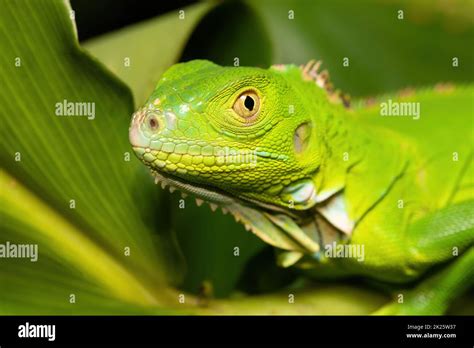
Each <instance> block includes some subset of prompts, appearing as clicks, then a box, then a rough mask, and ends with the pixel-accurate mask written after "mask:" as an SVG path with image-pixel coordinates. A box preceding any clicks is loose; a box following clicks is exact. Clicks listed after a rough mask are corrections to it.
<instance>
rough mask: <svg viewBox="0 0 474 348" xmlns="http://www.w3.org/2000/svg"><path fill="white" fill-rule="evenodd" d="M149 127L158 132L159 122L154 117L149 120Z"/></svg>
mask: <svg viewBox="0 0 474 348" xmlns="http://www.w3.org/2000/svg"><path fill="white" fill-rule="evenodd" d="M148 125H149V126H150V129H152V130H157V128H158V121H157V120H156V119H155V118H153V117H152V118H150V119H149V120H148Z"/></svg>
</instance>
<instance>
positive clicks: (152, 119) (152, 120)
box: [150, 118, 156, 128]
mask: <svg viewBox="0 0 474 348" xmlns="http://www.w3.org/2000/svg"><path fill="white" fill-rule="evenodd" d="M150 127H151V128H155V127H156V120H155V119H154V118H150Z"/></svg>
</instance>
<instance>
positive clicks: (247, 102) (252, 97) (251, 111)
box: [232, 91, 260, 118]
mask: <svg viewBox="0 0 474 348" xmlns="http://www.w3.org/2000/svg"><path fill="white" fill-rule="evenodd" d="M232 109H234V111H235V112H236V113H237V115H239V116H241V117H243V118H252V117H253V116H255V115H257V114H258V112H259V110H260V97H259V96H258V95H257V93H255V92H254V91H247V92H244V93H242V94H241V95H239V97H238V98H237V100H236V101H235V103H234V106H233V107H232Z"/></svg>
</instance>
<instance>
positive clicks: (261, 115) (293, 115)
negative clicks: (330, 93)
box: [130, 60, 327, 210]
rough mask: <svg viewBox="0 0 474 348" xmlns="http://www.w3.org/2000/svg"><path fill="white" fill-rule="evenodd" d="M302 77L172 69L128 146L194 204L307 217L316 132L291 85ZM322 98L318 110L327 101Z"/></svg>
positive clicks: (201, 67) (194, 65) (206, 66)
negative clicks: (246, 205) (243, 205)
mask: <svg viewBox="0 0 474 348" xmlns="http://www.w3.org/2000/svg"><path fill="white" fill-rule="evenodd" d="M301 74H302V70H301V69H300V68H299V67H296V66H280V67H273V68H270V69H268V70H264V69H260V68H249V67H221V66H218V65H216V64H213V63H211V62H208V61H203V60H196V61H191V62H188V63H182V64H177V65H175V66H173V67H172V68H170V69H169V70H168V71H167V72H166V73H165V74H164V75H163V77H162V78H161V80H160V81H159V82H158V85H157V86H156V89H155V91H154V92H153V94H152V95H151V97H150V98H149V99H148V101H147V102H146V104H145V105H144V106H143V107H142V108H140V109H139V110H138V111H137V112H136V113H135V114H134V116H133V120H132V123H131V126H130V142H131V144H132V146H133V149H134V151H135V153H136V154H137V156H138V157H139V158H140V160H142V161H143V163H145V164H146V165H147V166H148V167H149V168H150V169H151V170H152V171H153V173H154V174H155V175H157V176H158V177H159V178H160V179H163V180H165V181H166V182H167V183H168V184H170V185H172V186H178V187H179V188H180V189H181V190H183V191H191V192H192V193H193V194H195V195H196V196H198V197H199V198H203V199H206V200H208V201H209V200H210V201H215V202H216V203H219V202H221V200H226V199H229V198H238V199H241V200H243V201H247V202H252V203H253V204H258V205H263V206H265V207H267V208H269V209H280V210H281V209H290V210H304V209H307V208H309V207H311V206H313V205H314V203H315V200H316V197H315V189H314V185H313V182H312V179H311V178H312V174H313V173H314V172H315V171H316V169H317V168H318V166H319V163H320V158H319V157H320V156H319V146H318V141H316V139H315V138H316V137H317V131H316V130H317V127H318V125H317V124H314V123H313V120H312V117H311V115H312V111H310V110H309V109H308V105H307V103H305V102H304V99H305V98H304V97H303V96H301V95H300V94H302V93H303V90H301V89H298V87H297V86H295V84H294V83H292V80H296V81H298V83H300V84H301V83H302V82H305V83H308V82H307V81H303V79H302V78H301ZM312 85H314V84H312ZM315 90H317V89H316V88H315ZM320 93H321V101H319V102H318V101H317V100H316V101H317V102H316V103H315V105H316V106H318V103H319V104H320V105H323V103H324V102H325V101H326V99H327V98H326V97H325V96H323V91H321V92H320ZM306 99H307V98H306ZM316 99H317V98H316ZM321 109H322V107H321Z"/></svg>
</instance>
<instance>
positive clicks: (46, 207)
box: [0, 0, 166, 304]
mask: <svg viewBox="0 0 474 348" xmlns="http://www.w3.org/2000/svg"><path fill="white" fill-rule="evenodd" d="M25 13H27V14H28V16H25V15H24V14H25ZM0 16H1V19H0V26H1V27H0V35H1V36H0V50H1V52H2V54H1V56H0V65H1V72H0V75H1V80H2V81H4V82H5V83H3V85H2V93H1V95H0V104H1V106H0V108H1V117H2V129H1V151H0V156H1V160H2V167H3V168H4V169H3V170H2V174H1V177H0V187H1V197H0V199H1V204H0V214H1V215H0V227H1V233H0V242H1V243H5V242H6V241H10V242H12V243H14V242H15V240H17V239H19V238H22V239H23V240H25V241H29V243H38V244H39V257H40V258H44V257H50V258H53V259H55V260H56V262H60V263H64V264H67V265H68V267H70V268H71V269H74V270H75V272H80V273H81V274H83V275H84V276H86V277H87V278H88V279H90V280H91V282H93V283H95V284H96V285H97V286H98V287H100V288H102V289H104V290H106V291H107V293H109V294H110V296H111V297H112V298H113V297H115V298H118V299H121V300H123V301H128V302H131V303H137V304H153V303H160V302H163V299H164V298H165V297H166V291H163V290H161V289H160V291H158V288H157V285H160V284H163V282H164V279H163V278H164V266H163V263H162V262H161V259H160V252H159V248H158V244H157V243H156V239H157V237H155V236H153V230H157V232H163V229H161V230H160V229H159V228H157V226H156V224H155V223H156V221H152V220H151V219H146V217H150V216H152V215H153V214H156V211H157V210H158V209H159V205H158V202H159V197H151V196H150V193H149V192H156V191H153V190H154V188H155V187H154V186H153V184H152V182H151V179H150V178H149V176H148V174H147V175H143V174H140V173H142V171H143V173H144V171H145V170H144V168H142V165H141V164H140V163H139V162H138V161H137V160H135V157H134V156H133V154H132V153H131V149H130V145H129V143H128V136H127V134H128V124H129V120H130V115H131V113H132V112H133V102H132V96H131V94H130V92H129V90H128V89H127V88H126V87H125V86H124V85H123V84H122V83H121V82H119V81H118V80H117V79H116V78H115V77H113V76H112V75H111V74H110V73H109V72H107V71H106V70H105V69H104V68H103V67H102V66H101V65H100V64H98V63H97V62H96V61H94V60H93V59H91V58H90V57H89V56H88V54H86V53H84V52H83V51H82V50H81V49H80V48H79V46H78V43H77V39H76V36H75V32H74V30H75V29H74V25H73V23H72V21H71V19H70V17H69V8H68V7H67V5H66V4H65V2H64V1H61V0H56V1H49V0H39V1H27V0H19V1H1V2H0ZM69 102H70V103H86V104H84V105H87V106H89V107H90V109H89V111H90V113H89V114H88V117H87V116H58V114H57V112H59V111H61V110H59V105H62V104H64V103H69ZM66 111H67V110H62V114H65V113H66ZM82 111H85V110H82ZM82 111H81V110H78V109H77V110H71V113H72V114H74V115H78V114H81V112H82ZM92 111H93V112H92ZM160 237H163V239H165V236H164V235H163V234H161V235H159V236H158V238H160ZM7 238H8V239H7ZM126 250H130V256H127V255H126V252H125V251H126ZM16 262H18V263H21V262H25V261H24V260H21V259H18V260H17V261H16ZM3 265H4V259H0V277H1V278H0V283H3V282H4V280H2V279H3V278H4V277H6V276H8V274H9V273H10V272H13V268H9V267H4V266H3ZM31 267H32V268H33V269H34V268H35V264H31ZM34 287H35V284H31V295H32V296H34ZM5 289H6V287H4V286H1V287H0V297H1V293H2V292H4V291H6V290H5ZM60 300H61V299H58V301H60Z"/></svg>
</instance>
